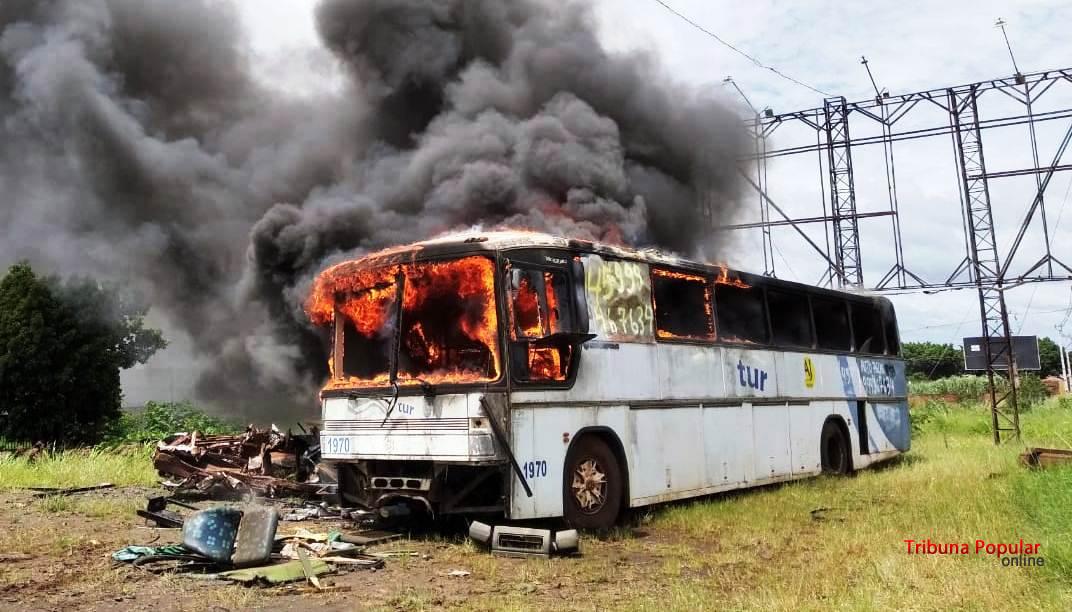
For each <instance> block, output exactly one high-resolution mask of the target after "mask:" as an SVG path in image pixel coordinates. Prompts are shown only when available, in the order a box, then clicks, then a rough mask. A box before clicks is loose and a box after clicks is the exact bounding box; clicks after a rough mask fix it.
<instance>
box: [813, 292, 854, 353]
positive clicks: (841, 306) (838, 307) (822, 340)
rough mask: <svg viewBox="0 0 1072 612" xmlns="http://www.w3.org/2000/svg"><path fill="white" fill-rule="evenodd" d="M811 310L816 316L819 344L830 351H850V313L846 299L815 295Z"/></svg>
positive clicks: (816, 331) (816, 335)
mask: <svg viewBox="0 0 1072 612" xmlns="http://www.w3.org/2000/svg"><path fill="white" fill-rule="evenodd" d="M811 311H812V315H813V316H814V317H815V337H816V340H817V346H818V347H819V348H821V349H825V350H828V351H848V350H850V349H851V348H852V347H851V346H850V345H851V344H852V336H851V334H850V333H849V313H848V309H847V308H846V307H845V302H844V300H837V299H828V298H821V297H813V298H812V299H811Z"/></svg>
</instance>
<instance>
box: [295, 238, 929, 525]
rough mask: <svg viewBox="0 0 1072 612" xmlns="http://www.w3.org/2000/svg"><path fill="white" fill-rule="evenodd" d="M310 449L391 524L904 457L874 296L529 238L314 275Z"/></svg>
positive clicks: (513, 513) (885, 317) (676, 493)
mask: <svg viewBox="0 0 1072 612" xmlns="http://www.w3.org/2000/svg"><path fill="white" fill-rule="evenodd" d="M306 310H307V312H308V314H309V316H310V318H311V320H312V321H313V323H314V324H316V325H318V326H322V327H323V328H324V329H325V330H327V331H328V332H329V333H328V335H329V336H330V338H331V340H332V341H331V343H330V345H331V351H330V357H329V365H330V379H329V380H328V382H327V384H326V385H325V386H324V388H323V390H322V391H321V393H320V396H321V409H322V416H323V427H322V430H321V449H322V453H323V457H324V459H325V460H326V461H328V462H331V463H333V464H335V465H336V467H337V470H338V477H339V491H340V495H341V496H342V498H343V499H344V500H345V501H347V502H351V503H360V504H363V505H366V506H369V507H372V508H380V509H381V510H383V512H384V513H385V514H390V513H391V512H394V511H396V510H401V508H404V507H405V508H407V510H412V509H413V507H414V506H416V507H417V508H422V509H424V510H427V511H428V512H430V513H432V514H434V515H444V514H457V513H464V514H470V515H473V514H497V515H500V516H504V517H506V518H509V519H531V518H543V517H564V518H565V519H566V520H567V521H568V522H569V523H570V524H572V525H573V526H576V527H582V528H603V527H608V526H610V525H613V524H614V523H615V522H616V520H617V518H618V516H619V514H620V513H621V511H622V510H624V509H626V508H630V507H639V506H644V505H648V504H653V503H658V502H664V501H668V500H675V499H682V498H687V497H693V496H699V495H706V494H711V493H716V492H720V491H726V490H731V489H738V488H745V487H750V486H755V485H762V484H767V483H772V482H779V481H785V480H791V479H797V478H804V477H807V476H811V475H815V474H818V473H820V472H824V471H825V472H831V473H838V474H846V473H849V472H851V471H852V470H857V469H861V468H864V467H866V466H868V465H871V464H874V463H876V462H879V461H883V460H886V459H890V458H892V457H894V456H896V455H898V454H899V453H902V452H904V451H906V450H908V448H909V444H910V429H909V422H908V406H907V397H906V385H905V376H904V363H903V361H902V360H901V359H900V358H899V353H900V345H899V336H898V331H897V325H896V319H895V316H894V311H893V308H892V306H891V304H890V302H889V301H888V300H886V299H884V298H878V297H871V296H863V295H856V294H851V293H844V292H838V291H831V290H826V289H820V288H816V287H810V286H807V285H801V284H797V283H792V282H786V281H782V280H778V279H773V278H766V277H759V276H755V275H750V274H746V273H740V272H735V271H731V270H729V269H727V268H725V267H721V266H711V265H706V264H700V263H696V262H691V261H686V260H683V259H680V258H678V257H675V256H671V255H667V254H663V253H658V252H654V251H638V250H632V249H626V248H622V247H617V246H611V245H605V244H599V243H593V242H587V241H580V240H569V239H565V238H560V237H554V236H548V235H544V234H538V233H528V232H477V233H466V234H454V235H449V236H445V237H441V238H437V239H433V240H429V241H425V242H421V243H417V244H413V245H409V246H404V247H395V248H391V249H388V250H385V251H382V252H378V253H373V254H370V255H368V256H365V257H363V258H361V259H357V260H353V261H346V262H343V263H340V264H338V265H335V266H334V267H331V268H329V269H327V270H325V271H324V272H322V273H321V274H320V275H319V277H318V278H317V280H316V282H315V283H314V286H313V289H312V291H311V294H310V296H309V298H308V301H307V303H306Z"/></svg>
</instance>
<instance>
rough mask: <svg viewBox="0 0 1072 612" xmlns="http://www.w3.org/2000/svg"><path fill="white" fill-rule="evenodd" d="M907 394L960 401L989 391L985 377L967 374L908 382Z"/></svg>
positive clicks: (999, 386) (1000, 386) (974, 398)
mask: <svg viewBox="0 0 1072 612" xmlns="http://www.w3.org/2000/svg"><path fill="white" fill-rule="evenodd" d="M997 383H998V388H999V389H1000V388H1003V387H1004V385H1005V381H1004V379H999V380H998V381H997ZM908 388H909V392H910V393H912V394H914V395H953V396H955V397H956V398H957V399H960V400H977V399H979V398H981V397H982V396H983V395H985V394H986V393H987V392H988V390H989V383H988V382H987V379H986V377H985V376H975V375H972V374H967V375H964V376H950V377H948V378H940V379H938V380H930V381H915V380H913V381H909V384H908Z"/></svg>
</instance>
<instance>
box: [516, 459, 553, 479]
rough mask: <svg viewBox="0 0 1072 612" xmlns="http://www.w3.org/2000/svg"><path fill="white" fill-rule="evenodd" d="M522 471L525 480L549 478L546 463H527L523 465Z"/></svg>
mask: <svg viewBox="0 0 1072 612" xmlns="http://www.w3.org/2000/svg"><path fill="white" fill-rule="evenodd" d="M521 471H522V473H524V474H525V478H543V477H544V476H547V462H546V461H527V462H525V463H522V464H521Z"/></svg>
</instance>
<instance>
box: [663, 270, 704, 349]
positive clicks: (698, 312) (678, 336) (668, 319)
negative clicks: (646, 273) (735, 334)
mask: <svg viewBox="0 0 1072 612" xmlns="http://www.w3.org/2000/svg"><path fill="white" fill-rule="evenodd" d="M651 291H652V293H653V294H654V296H655V334H656V336H658V337H659V338H660V339H662V340H714V339H715V320H714V317H712V316H711V315H712V313H711V286H710V285H709V284H708V283H707V279H706V278H704V277H703V276H700V275H696V274H685V273H682V272H673V271H671V270H660V269H658V268H652V270H651Z"/></svg>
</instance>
